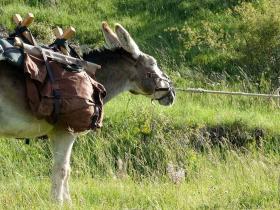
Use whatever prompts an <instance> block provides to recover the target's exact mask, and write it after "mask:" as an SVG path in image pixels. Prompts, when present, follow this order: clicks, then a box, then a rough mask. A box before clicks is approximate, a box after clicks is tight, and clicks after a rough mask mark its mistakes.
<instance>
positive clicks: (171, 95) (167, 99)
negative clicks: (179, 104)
mask: <svg viewBox="0 0 280 210" xmlns="http://www.w3.org/2000/svg"><path fill="white" fill-rule="evenodd" d="M175 97H176V93H175V90H174V88H173V87H170V88H169V90H168V92H167V94H166V95H164V96H163V97H161V98H160V99H158V102H159V104H160V105H163V106H170V105H172V104H173V103H174V100H175Z"/></svg>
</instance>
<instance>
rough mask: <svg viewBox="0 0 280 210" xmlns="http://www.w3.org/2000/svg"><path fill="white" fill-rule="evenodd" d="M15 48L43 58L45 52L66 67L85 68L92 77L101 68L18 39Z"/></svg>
mask: <svg viewBox="0 0 280 210" xmlns="http://www.w3.org/2000/svg"><path fill="white" fill-rule="evenodd" d="M14 46H15V47H21V48H22V49H23V50H24V51H25V52H26V53H28V54H31V55H34V56H37V57H41V56H42V51H44V53H45V55H46V56H47V57H49V58H51V59H52V60H54V61H57V62H59V63H63V64H66V65H69V64H75V65H78V66H82V67H84V68H85V71H86V72H87V73H89V74H90V75H95V72H96V70H98V69H100V68H101V66H100V65H98V64H95V63H91V62H87V61H85V60H80V59H78V58H74V57H71V56H67V55H63V54H61V53H57V52H53V51H51V50H48V49H44V48H41V47H40V46H32V45H29V44H25V43H23V42H22V40H21V39H20V38H18V37H16V38H15V43H14Z"/></svg>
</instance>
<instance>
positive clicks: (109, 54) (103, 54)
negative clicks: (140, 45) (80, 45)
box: [83, 47, 133, 64]
mask: <svg viewBox="0 0 280 210" xmlns="http://www.w3.org/2000/svg"><path fill="white" fill-rule="evenodd" d="M120 57H128V58H131V59H133V57H132V55H131V54H130V53H129V52H127V51H126V50H124V49H123V48H115V49H107V48H105V47H101V48H98V49H93V50H90V51H89V52H86V53H83V58H84V59H85V60H87V61H90V62H94V63H97V64H102V63H106V62H108V61H110V62H115V61H117V60H119V58H120Z"/></svg>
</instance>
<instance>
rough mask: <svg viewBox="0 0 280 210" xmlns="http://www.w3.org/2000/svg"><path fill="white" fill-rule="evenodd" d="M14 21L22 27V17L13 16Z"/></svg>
mask: <svg viewBox="0 0 280 210" xmlns="http://www.w3.org/2000/svg"><path fill="white" fill-rule="evenodd" d="M13 21H14V23H15V24H16V25H20V24H21V23H22V17H21V16H20V14H15V15H14V16H13Z"/></svg>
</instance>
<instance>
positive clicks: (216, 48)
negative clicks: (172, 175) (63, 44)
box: [0, 0, 280, 209]
mask: <svg viewBox="0 0 280 210" xmlns="http://www.w3.org/2000/svg"><path fill="white" fill-rule="evenodd" d="M50 2H51V1H50V0H12V1H7V0H0V6H1V8H0V14H1V15H0V24H3V25H5V26H7V27H8V28H9V29H12V28H13V24H12V23H11V21H10V17H11V16H12V15H13V14H14V13H20V14H22V15H24V14H25V13H27V12H30V11H32V12H33V13H34V15H35V17H36V23H34V24H33V26H32V28H31V29H32V31H33V32H34V34H35V35H36V36H37V37H38V38H39V39H40V40H41V41H44V42H51V41H52V37H51V36H50V35H49V34H50V33H51V29H52V28H53V27H54V26H56V25H59V26H62V27H64V28H65V27H67V26H69V25H72V26H75V27H76V29H77V36H76V39H75V41H77V42H79V43H81V44H89V45H91V46H101V45H102V44H103V38H102V34H101V31H100V24H101V21H103V20H107V21H108V22H109V23H111V24H112V23H114V22H119V23H121V24H123V25H124V26H125V27H126V28H127V29H128V31H129V32H131V34H132V36H133V37H134V38H135V40H136V41H137V43H138V44H139V46H140V48H141V49H144V50H143V51H145V52H147V53H150V54H152V55H154V56H155V57H156V58H157V59H158V61H159V63H160V64H161V65H162V68H163V69H164V70H165V71H167V72H168V73H169V74H170V75H171V77H172V80H173V81H174V85H175V86H176V87H202V88H209V89H217V90H219V89H220V90H229V91H231V90H233V91H246V92H248V91H250V92H266V93H270V92H271V91H272V90H273V89H274V87H273V86H272V84H275V83H273V82H271V80H269V79H268V78H270V76H267V75H266V74H265V72H266V73H267V72H272V73H273V75H274V76H275V75H276V74H277V71H278V70H277V69H275V68H274V67H275V66H276V67H277V64H275V66H273V65H274V64H273V65H272V66H269V65H270V63H269V62H267V63H266V62H263V61H266V59H268V57H264V56H263V55H269V56H270V54H269V52H270V51H267V49H270V48H273V49H274V50H276V52H277V49H278V48H277V46H279V45H278V41H277V40H279V39H277V37H278V35H277V34H278V25H277V24H278V13H277V14H276V12H275V11H277V8H278V6H275V9H273V10H271V11H272V12H271V13H273V14H275V15H274V16H273V15H272V16H271V17H273V18H272V19H271V18H270V15H269V14H270V10H268V9H267V8H271V5H272V4H271V5H270V7H267V4H269V3H271V2H272V1H268V0H262V1H248V2H245V3H243V4H240V1H225V2H221V1H217V0H205V1H177V0H170V1H164V0H160V1H152V2H151V1H148V0H139V1H133V0H127V1H123V0H114V1H109V0H104V1H93V0H92V1H90V0H87V1H82V0H76V1H68V0H60V1H58V2H59V3H58V5H53V6H51V5H50ZM250 2H252V4H251V3H250ZM251 14H252V15H251ZM251 16H252V17H253V18H250V17H251ZM274 18H275V19H274ZM256 20H257V21H259V22H258V23H259V24H258V23H255V22H256ZM270 20H273V21H272V23H273V25H271V27H268V28H265V29H267V30H264V33H266V32H271V30H269V29H275V33H271V34H269V33H267V34H265V35H266V36H265V39H259V38H260V36H259V35H260V33H261V32H262V30H260V28H259V27H257V26H259V25H260V26H266V25H267V23H268V22H266V21H270ZM241 23H242V24H243V25H242V24H241ZM241 26H250V27H245V29H246V30H245V29H243V30H241V29H240V28H241ZM276 29H277V30H276ZM252 34H253V35H254V34H256V36H252ZM270 35H271V37H270ZM243 38H244V39H249V38H250V43H246V42H244V43H246V44H247V45H248V44H249V45H248V49H247V50H248V51H250V50H251V51H250V52H252V53H251V54H250V53H249V54H246V53H248V52H246V50H245V49H243V48H242V46H243V47H244V45H243V44H244V43H243V41H244V40H243ZM242 40H243V41H242ZM265 40H266V41H267V42H266V41H265ZM240 46H241V47H240ZM239 47H240V48H239ZM235 50H239V51H238V53H237V51H235ZM258 50H260V51H258ZM263 52H265V54H264V53H263ZM273 52H274V51H273ZM239 53H242V54H239ZM246 56H247V57H246ZM250 56H252V57H250ZM241 58H242V59H245V60H246V59H247V61H254V62H256V63H254V62H253V63H249V64H250V65H251V64H252V66H247V68H248V69H244V65H243V64H244V63H242V62H245V61H244V60H242V59H241ZM248 58H250V59H248ZM259 58H261V59H259ZM269 58H272V59H268V60H269V61H272V62H273V61H275V60H274V58H275V59H276V60H277V56H275V55H273V56H272V57H269ZM236 59H237V61H238V62H237V61H236ZM238 59H239V60H238ZM241 61H242V62H241ZM259 63H261V65H258V64H259ZM241 64H242V65H243V66H242V65H241ZM245 64H248V63H246V62H245ZM278 66H279V65H278ZM251 67H252V68H253V67H257V68H254V71H258V72H257V73H256V74H253V73H252V75H250V74H249V73H250V71H251V70H252V69H250V68H251ZM260 67H263V68H264V69H259V68H260ZM235 71H238V74H236V72H235ZM217 72H218V73H217ZM262 73H263V74H262ZM260 74H262V75H261V76H260V77H257V79H256V78H254V79H252V77H251V76H254V77H255V76H256V75H260ZM278 76H279V75H278ZM275 79H276V77H275V78H274V80H275ZM252 81H254V82H252ZM279 122H280V110H279V107H278V101H277V100H272V99H259V98H244V97H234V96H232V97H231V96H214V95H205V94H201V95H199V94H189V93H177V99H176V101H175V104H174V106H172V107H161V106H159V105H152V104H151V103H150V101H149V99H146V98H145V97H143V96H137V97H136V96H132V95H131V94H128V93H126V94H122V95H120V96H118V97H117V98H116V99H114V100H112V101H111V102H109V103H108V104H107V105H106V108H105V119H104V127H103V128H102V129H101V131H97V132H96V133H89V134H88V135H86V136H81V137H80V138H79V139H78V140H77V141H76V143H75V145H74V148H73V155H72V159H71V163H72V179H71V189H72V196H73V207H74V209H240V208H242V209H277V208H279V186H278V180H279V158H280V155H279V154H280V144H279V139H280V124H279ZM259 131H261V133H262V136H261V142H262V143H261V144H260V145H259V144H258V142H257V140H256V138H257V136H256V133H258V132H259ZM118 158H121V159H122V160H123V161H124V162H125V164H126V165H127V173H128V177H127V178H126V179H123V180H122V179H113V177H114V176H115V174H116V172H117V169H116V161H117V159H118ZM169 162H172V163H174V164H175V165H178V166H180V167H183V168H184V169H185V170H186V180H185V181H184V182H183V183H181V184H179V185H175V184H173V183H171V181H170V180H169V179H168V177H167V174H166V166H167V164H168V163H169ZM51 165H52V153H51V151H50V144H49V142H48V141H43V140H35V139H34V140H31V145H26V144H25V143H24V141H22V140H15V139H1V141H0V209H59V207H57V206H56V205H54V204H53V202H52V201H51V200H50V199H49V197H50V196H49V194H50V192H49V188H50V180H49V176H50V170H51ZM65 208H66V209H67V207H65Z"/></svg>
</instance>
